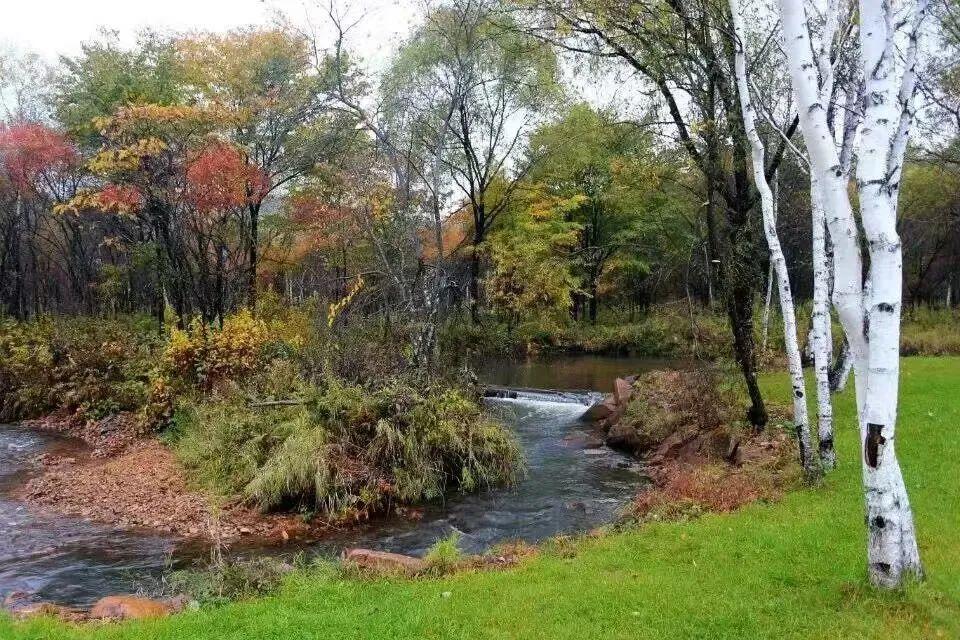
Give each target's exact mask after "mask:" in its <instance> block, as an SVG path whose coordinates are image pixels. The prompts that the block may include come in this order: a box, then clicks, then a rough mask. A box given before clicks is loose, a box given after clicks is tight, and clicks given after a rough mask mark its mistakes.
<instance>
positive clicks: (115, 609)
mask: <svg viewBox="0 0 960 640" xmlns="http://www.w3.org/2000/svg"><path fill="white" fill-rule="evenodd" d="M173 611H174V607H173V606H172V605H171V603H169V602H162V601H160V600H151V599H149V598H138V597H136V596H107V597H105V598H100V599H99V600H97V602H96V603H95V604H94V605H93V608H92V609H90V617H91V618H97V619H101V620H146V619H150V618H163V617H164V616H168V615H170V614H171V613H173Z"/></svg>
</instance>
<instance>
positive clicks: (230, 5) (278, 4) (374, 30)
mask: <svg viewBox="0 0 960 640" xmlns="http://www.w3.org/2000/svg"><path fill="white" fill-rule="evenodd" d="M321 3H322V4H321ZM3 4H4V5H6V6H4V9H3V16H2V18H0V49H4V48H9V47H13V48H16V49H19V50H21V51H32V52H36V53H39V54H41V55H42V56H44V57H45V58H47V59H48V60H50V61H51V62H53V61H55V60H56V59H57V57H58V56H59V55H63V54H65V55H76V54H77V53H78V52H79V51H80V44H81V43H82V42H84V41H88V40H91V39H93V38H95V37H96V35H97V31H98V30H99V29H100V28H101V27H106V28H109V29H113V30H116V31H118V32H119V34H120V38H121V42H123V43H125V44H132V43H133V42H134V41H135V40H136V34H137V32H138V31H141V30H143V29H145V28H148V27H150V28H153V29H155V30H158V31H170V30H172V31H184V30H210V31H225V30H228V29H231V28H235V27H240V26H244V25H250V24H265V23H269V22H270V21H271V20H272V19H273V16H274V15H275V14H276V12H277V11H278V10H280V11H283V12H285V13H286V14H287V15H288V16H289V18H290V19H291V20H293V21H295V22H297V23H299V24H304V23H306V22H307V17H308V16H312V21H313V22H316V23H320V22H322V20H321V18H322V15H323V12H322V10H321V8H322V7H324V6H326V1H325V0H319V2H318V0H302V1H301V0H16V1H9V2H4V3H3ZM337 4H338V5H339V6H341V7H349V9H348V10H347V11H348V13H347V15H348V16H349V17H350V18H353V19H356V18H360V17H361V16H362V17H363V19H362V21H361V24H360V25H359V26H358V27H357V28H356V29H355V30H354V31H353V32H352V33H351V35H350V44H351V45H352V46H353V47H357V48H359V49H360V50H363V51H365V54H364V55H365V56H367V57H368V58H371V59H374V60H375V59H376V58H379V57H381V56H384V55H385V54H386V53H387V52H388V51H389V50H390V49H391V48H392V47H393V46H394V45H395V44H396V42H397V40H398V39H399V38H401V37H402V36H403V35H404V34H406V33H407V32H408V31H409V29H410V26H411V24H412V22H413V21H414V20H415V18H416V16H417V15H418V11H417V10H416V7H417V6H419V5H418V2H417V0H359V1H358V0H353V1H351V0H340V2H338V3H337Z"/></svg>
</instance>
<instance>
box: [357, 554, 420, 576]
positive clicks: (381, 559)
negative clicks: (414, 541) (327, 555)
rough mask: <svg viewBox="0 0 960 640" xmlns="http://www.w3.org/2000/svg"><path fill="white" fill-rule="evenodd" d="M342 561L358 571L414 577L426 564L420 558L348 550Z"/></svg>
mask: <svg viewBox="0 0 960 640" xmlns="http://www.w3.org/2000/svg"><path fill="white" fill-rule="evenodd" d="M343 561H344V563H346V564H349V565H353V566H355V567H358V568H360V569H366V570H368V571H375V572H377V573H405V574H408V575H414V574H417V573H420V572H422V571H423V570H425V569H426V568H427V565H426V563H425V562H424V561H423V560H422V559H420V558H414V557H413V556H406V555H403V554H402V553H390V552H388V551H374V550H373V549H359V548H358V549H348V550H346V551H345V552H344V554H343Z"/></svg>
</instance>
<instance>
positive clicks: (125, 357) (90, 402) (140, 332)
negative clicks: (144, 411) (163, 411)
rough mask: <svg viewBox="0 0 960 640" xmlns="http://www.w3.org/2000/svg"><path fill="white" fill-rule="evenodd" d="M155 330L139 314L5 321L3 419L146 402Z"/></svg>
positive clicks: (97, 414) (0, 386) (100, 412)
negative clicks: (131, 315) (135, 315)
mask: <svg viewBox="0 0 960 640" xmlns="http://www.w3.org/2000/svg"><path fill="white" fill-rule="evenodd" d="M157 343H158V337H157V335H156V333H154V332H153V331H151V330H150V329H149V328H148V327H147V325H146V324H145V323H144V322H142V321H141V319H139V318H127V319H122V320H108V319H103V318H69V319H68V318H57V319H51V318H42V319H39V320H36V321H33V322H29V323H18V322H12V321H2V322H0V420H16V419H22V418H31V417H37V416H40V415H43V414H47V413H51V412H54V411H58V410H63V411H68V412H71V413H79V414H81V415H83V416H84V417H89V418H101V417H104V416H106V415H110V414H114V413H118V412H120V411H135V410H138V409H139V408H140V407H141V406H142V405H143V403H144V402H145V401H146V398H147V395H148V385H149V380H150V370H151V368H152V366H153V355H152V354H153V352H154V351H155V348H156V346H157Z"/></svg>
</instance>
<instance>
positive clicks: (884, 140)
mask: <svg viewBox="0 0 960 640" xmlns="http://www.w3.org/2000/svg"><path fill="white" fill-rule="evenodd" d="M925 4H926V3H925V1H924V0H920V1H919V2H917V3H916V7H915V12H916V18H915V20H914V22H913V26H912V29H911V32H910V34H909V37H910V40H911V42H910V45H909V47H908V51H907V56H906V64H907V67H906V70H905V71H904V72H903V74H902V77H899V78H898V75H900V74H898V73H897V68H896V61H895V60H894V38H895V36H896V28H895V27H894V16H893V10H892V8H891V7H890V6H889V5H888V4H887V3H882V4H881V3H877V2H875V0H861V2H860V21H861V25H860V50H861V56H862V60H863V68H864V70H865V71H866V72H865V74H864V89H865V92H866V101H865V103H864V120H863V130H862V131H861V134H860V153H859V156H858V157H859V160H858V162H857V184H858V190H859V193H860V216H861V220H862V222H863V230H864V235H865V236H866V239H867V243H868V246H869V247H870V270H871V273H870V280H871V283H872V287H871V292H870V296H869V298H866V299H865V303H866V305H865V306H866V319H867V322H868V340H869V347H870V350H869V356H868V357H869V359H868V367H869V378H868V379H867V389H866V399H865V406H864V415H863V418H862V420H863V422H864V423H865V426H866V429H867V433H866V436H865V439H864V485H865V490H866V502H867V523H868V524H867V526H868V529H869V542H868V547H867V558H868V563H869V564H868V567H869V571H870V578H871V580H872V581H873V582H874V583H875V584H877V585H880V586H884V587H895V586H898V585H900V584H901V582H902V579H903V576H904V575H905V574H914V575H916V576H919V575H921V573H922V570H921V566H920V552H919V551H918V549H917V540H916V534H915V531H914V525H913V513H912V511H911V510H910V501H909V499H908V497H907V490H906V487H905V486H904V483H903V474H902V473H901V471H900V464H899V462H898V461H897V457H896V452H895V448H894V447H895V429H896V420H897V391H898V386H899V374H900V312H901V307H902V292H901V283H902V278H903V264H902V251H901V244H900V237H899V235H898V234H897V229H896V222H897V199H898V195H899V176H900V171H901V167H902V164H903V158H904V153H905V151H906V146H907V137H908V136H909V130H910V124H911V121H912V108H911V106H910V103H911V102H912V99H913V92H914V86H915V78H916V74H915V71H914V68H913V66H914V64H915V61H916V38H917V29H918V27H919V22H920V19H921V18H922V15H923V12H924V10H925Z"/></svg>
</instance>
